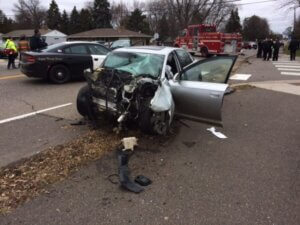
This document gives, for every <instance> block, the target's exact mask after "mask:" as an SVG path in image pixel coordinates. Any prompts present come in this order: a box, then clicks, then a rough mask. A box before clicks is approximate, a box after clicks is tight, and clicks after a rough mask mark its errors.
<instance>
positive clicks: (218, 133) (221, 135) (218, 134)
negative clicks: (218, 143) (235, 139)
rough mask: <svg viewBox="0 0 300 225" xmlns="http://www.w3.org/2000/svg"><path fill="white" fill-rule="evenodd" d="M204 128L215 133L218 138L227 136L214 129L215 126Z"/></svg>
mask: <svg viewBox="0 0 300 225" xmlns="http://www.w3.org/2000/svg"><path fill="white" fill-rule="evenodd" d="M206 130H208V131H210V132H211V133H212V134H213V135H215V136H216V137H218V138H221V139H225V138H227V137H226V136H225V135H224V134H222V133H221V132H218V131H216V128H215V127H211V128H207V129H206Z"/></svg>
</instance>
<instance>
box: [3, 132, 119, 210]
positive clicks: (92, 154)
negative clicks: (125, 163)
mask: <svg viewBox="0 0 300 225" xmlns="http://www.w3.org/2000/svg"><path fill="white" fill-rule="evenodd" d="M119 143H120V137H118V136H117V135H115V134H113V133H108V132H105V131H99V130H98V131H91V132H90V133H89V134H88V135H85V136H83V137H81V138H79V139H77V140H75V141H73V142H71V143H68V144H65V145H59V146H56V147H53V148H49V149H48V150H45V151H43V152H41V153H39V154H38V155H35V156H33V157H31V158H29V159H25V160H23V161H20V162H18V163H16V164H14V165H11V166H9V167H6V168H1V169H0V214H1V213H7V212H9V211H10V210H11V209H13V208H16V207H17V206H18V205H19V204H21V203H23V202H25V201H26V200H28V199H30V198H32V197H34V196H36V195H38V194H39V193H41V192H43V191H44V190H45V188H46V186H47V185H49V184H52V183H54V182H56V181H60V180H63V179H64V178H65V177H67V176H68V175H69V174H70V173H72V172H74V171H76V170H77V169H78V167H80V166H82V165H84V164H86V163H87V162H90V161H92V160H95V159H99V158H100V156H101V155H103V153H105V152H107V151H110V150H113V149H115V147H116V146H117V145H118V144H119Z"/></svg>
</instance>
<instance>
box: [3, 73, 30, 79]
mask: <svg viewBox="0 0 300 225" xmlns="http://www.w3.org/2000/svg"><path fill="white" fill-rule="evenodd" d="M21 77H25V75H21V74H18V75H9V76H3V77H0V80H8V79H15V78H21Z"/></svg>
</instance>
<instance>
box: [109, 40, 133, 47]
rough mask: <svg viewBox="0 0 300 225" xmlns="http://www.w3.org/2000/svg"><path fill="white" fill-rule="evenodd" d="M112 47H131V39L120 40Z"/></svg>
mask: <svg viewBox="0 0 300 225" xmlns="http://www.w3.org/2000/svg"><path fill="white" fill-rule="evenodd" d="M110 47H111V48H116V47H130V40H118V41H115V42H113V43H112V45H111V46H110Z"/></svg>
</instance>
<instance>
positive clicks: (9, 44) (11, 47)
mask: <svg viewBox="0 0 300 225" xmlns="http://www.w3.org/2000/svg"><path fill="white" fill-rule="evenodd" d="M5 52H6V54H7V55H8V63H7V69H8V70H9V69H10V67H12V68H13V69H17V67H16V65H15V59H16V56H17V55H18V49H17V47H16V44H15V42H14V41H13V40H12V38H11V37H9V38H7V40H6V42H5Z"/></svg>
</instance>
